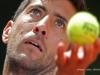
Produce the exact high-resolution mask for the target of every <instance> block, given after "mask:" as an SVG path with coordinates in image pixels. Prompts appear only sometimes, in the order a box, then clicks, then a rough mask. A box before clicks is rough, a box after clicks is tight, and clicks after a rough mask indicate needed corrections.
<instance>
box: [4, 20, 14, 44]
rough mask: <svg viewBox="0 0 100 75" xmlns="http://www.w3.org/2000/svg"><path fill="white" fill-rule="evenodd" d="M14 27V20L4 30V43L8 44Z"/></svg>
mask: <svg viewBox="0 0 100 75" xmlns="http://www.w3.org/2000/svg"><path fill="white" fill-rule="evenodd" d="M12 25H13V21H12V20H10V21H8V23H7V25H6V26H5V28H4V30H3V34H2V41H3V42H4V43H6V44H7V42H8V35H9V33H10V31H11V28H12Z"/></svg>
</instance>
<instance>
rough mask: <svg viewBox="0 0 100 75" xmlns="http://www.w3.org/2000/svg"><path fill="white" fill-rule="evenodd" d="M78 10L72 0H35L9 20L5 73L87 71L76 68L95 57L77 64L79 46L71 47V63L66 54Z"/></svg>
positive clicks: (75, 74)
mask: <svg viewBox="0 0 100 75" xmlns="http://www.w3.org/2000/svg"><path fill="white" fill-rule="evenodd" d="M75 13H76V9H75V8H74V6H73V5H72V4H71V3H70V2H69V0H34V1H32V2H31V3H30V4H29V5H28V6H27V7H26V8H25V9H24V11H23V12H22V13H21V14H20V15H19V16H18V18H17V19H16V21H12V20H10V21H9V22H8V23H7V25H6V27H5V28H4V31H3V35H2V40H3V42H4V43H6V44H7V55H6V60H5V65H4V71H3V75H56V74H57V75H83V74H84V71H82V72H76V69H77V68H85V69H86V68H87V67H88V65H89V64H90V63H91V62H92V61H91V60H88V59H90V58H88V56H85V57H84V58H86V59H85V61H87V60H88V62H87V63H85V65H84V67H83V66H82V65H83V64H84V60H82V61H81V62H79V63H80V65H79V67H77V64H76V62H77V61H78V57H76V53H77V52H76V50H78V48H79V47H80V46H77V45H74V44H73V45H72V46H71V47H70V49H71V50H72V57H70V60H69V61H71V62H73V64H71V65H70V64H69V63H68V62H67V60H68V58H67V57H66V56H65V55H64V52H65V51H66V50H69V46H70V43H69V42H68V40H67V36H66V32H65V31H66V26H67V23H68V21H69V19H70V17H71V16H72V15H74V14H75ZM32 43H33V44H34V45H33V44H32ZM36 44H38V46H39V47H36V46H35V45H36ZM92 46H94V45H92ZM88 47H89V46H88ZM87 49H89V48H86V49H84V50H86V51H88V50H87ZM93 51H94V49H93ZM93 51H92V52H91V54H93V53H94V52H93ZM87 53H90V52H87ZM97 53H98V52H97ZM74 56H75V57H74ZM90 56H91V55H90ZM96 56H97V54H95V57H96ZM65 57H66V58H65ZM91 59H92V58H91ZM73 65H74V66H73Z"/></svg>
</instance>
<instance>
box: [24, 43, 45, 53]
mask: <svg viewBox="0 0 100 75" xmlns="http://www.w3.org/2000/svg"><path fill="white" fill-rule="evenodd" d="M25 44H30V45H33V46H35V47H37V48H38V49H39V50H40V52H42V51H43V50H42V48H41V46H40V44H39V43H38V42H33V41H26V42H25Z"/></svg>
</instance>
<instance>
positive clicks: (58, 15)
mask: <svg viewBox="0 0 100 75" xmlns="http://www.w3.org/2000/svg"><path fill="white" fill-rule="evenodd" d="M55 16H57V17H60V18H61V19H63V20H64V21H66V22H68V20H66V19H65V18H64V17H63V16H61V15H60V14H57V13H55Z"/></svg>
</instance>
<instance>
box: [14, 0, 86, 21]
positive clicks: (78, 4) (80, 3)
mask: <svg viewBox="0 0 100 75" xmlns="http://www.w3.org/2000/svg"><path fill="white" fill-rule="evenodd" d="M31 1H32V0H23V1H22V2H21V4H20V6H19V7H18V9H17V11H16V12H15V15H14V17H13V21H15V20H16V18H17V17H18V16H19V15H20V13H21V12H22V11H23V10H24V9H25V8H26V7H27V5H29V4H30V3H31ZM69 1H71V2H72V4H73V5H74V7H75V8H76V9H77V11H82V10H86V4H85V1H84V0H69Z"/></svg>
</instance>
